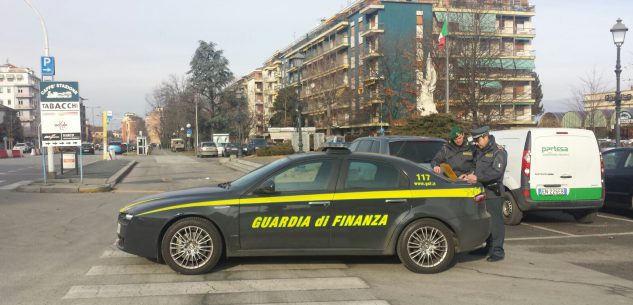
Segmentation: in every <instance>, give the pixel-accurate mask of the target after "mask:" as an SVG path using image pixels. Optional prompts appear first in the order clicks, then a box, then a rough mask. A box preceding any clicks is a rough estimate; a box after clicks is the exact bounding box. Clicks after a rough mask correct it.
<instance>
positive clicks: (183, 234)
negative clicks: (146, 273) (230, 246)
mask: <svg viewBox="0 0 633 305" xmlns="http://www.w3.org/2000/svg"><path fill="white" fill-rule="evenodd" d="M222 247H223V242H222V237H221V236H220V232H219V231H218V229H217V228H216V227H215V226H214V225H213V224H212V223H211V222H209V221H208V220H206V219H203V218H198V217H192V218H185V219H181V220H179V221H177V222H175V223H174V224H172V225H171V226H170V227H169V229H167V232H165V235H164V236H163V240H162V243H161V254H162V257H163V259H164V260H165V263H167V265H168V266H169V267H171V269H173V270H174V271H176V272H178V273H182V274H187V275H194V274H204V273H207V272H209V271H211V269H213V267H215V265H216V264H217V263H218V260H219V259H220V256H221V255H222Z"/></svg>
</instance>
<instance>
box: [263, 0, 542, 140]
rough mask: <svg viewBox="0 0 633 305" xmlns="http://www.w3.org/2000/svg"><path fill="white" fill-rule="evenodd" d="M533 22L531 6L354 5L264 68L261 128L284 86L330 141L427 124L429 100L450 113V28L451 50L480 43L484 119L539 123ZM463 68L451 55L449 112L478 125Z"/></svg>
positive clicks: (467, 2) (470, 2) (500, 1)
mask: <svg viewBox="0 0 633 305" xmlns="http://www.w3.org/2000/svg"><path fill="white" fill-rule="evenodd" d="M534 15H535V12H534V6H533V5H531V4H530V3H529V1H527V0H476V1H475V0H461V1H457V0H400V1H399V0H359V1H356V2H353V3H352V4H351V5H349V6H348V7H346V8H344V9H343V10H341V11H339V12H338V13H336V14H335V15H334V16H332V17H330V18H328V19H325V20H323V21H322V23H321V24H320V25H319V26H317V27H316V28H315V29H313V30H312V31H310V32H309V33H306V34H305V35H302V36H301V38H300V39H298V40H296V41H294V42H292V43H291V44H290V45H288V46H287V47H285V48H283V49H281V50H280V51H277V52H275V53H274V54H273V55H272V56H271V57H270V58H269V59H268V60H267V61H266V62H265V63H264V65H263V68H262V77H263V79H264V117H265V120H264V121H265V123H264V124H266V122H267V121H268V119H269V118H270V116H271V115H272V113H271V112H272V103H273V102H274V99H275V97H276V94H277V92H278V91H279V90H280V89H281V88H284V87H292V88H296V89H297V90H298V91H299V92H300V94H299V96H300V97H299V99H300V106H301V113H302V124H303V125H304V126H314V127H316V128H317V130H318V131H319V132H325V133H327V134H347V133H351V134H363V133H371V132H376V131H379V130H381V129H383V128H385V129H387V128H388V127H389V126H390V125H392V124H397V123H398V122H399V121H401V119H403V118H407V117H409V116H412V115H425V114H426V113H427V112H424V111H422V109H423V108H424V107H425V106H424V101H425V100H429V103H431V104H432V105H435V106H436V107H431V108H436V109H437V111H440V112H443V110H444V107H445V102H444V101H445V96H444V92H445V86H444V87H442V86H443V84H444V83H445V81H446V74H445V72H444V71H445V67H446V66H445V62H446V53H444V52H438V46H437V38H438V35H439V33H440V31H441V27H442V25H443V23H444V22H445V21H447V22H448V25H449V36H448V40H449V43H450V44H454V45H455V46H459V45H460V43H461V44H463V43H464V42H465V41H468V39H470V40H471V41H472V37H473V36H474V35H475V34H477V35H479V36H478V38H480V39H478V40H477V41H479V42H478V43H480V44H481V45H480V46H478V47H481V48H483V49H484V50H486V52H485V56H483V57H484V58H483V59H484V60H480V62H485V65H483V66H481V67H479V68H478V69H477V71H478V74H477V79H475V86H476V88H474V89H473V90H474V91H476V92H478V93H485V95H483V96H482V97H481V98H480V99H481V101H480V102H481V103H479V104H478V107H479V108H481V109H480V110H481V112H482V113H485V115H486V119H488V120H489V121H492V122H495V123H499V124H506V125H512V126H516V125H527V124H533V120H532V113H531V106H532V104H533V103H534V102H535V101H534V100H533V99H532V84H533V82H534V81H535V75H534V60H535V54H534V50H533V48H532V39H534V37H535V31H534V27H533V25H532V18H533V17H534ZM472 24H476V26H474V27H473V26H472ZM460 41H461V42H460ZM449 47H450V46H449ZM449 51H450V50H449ZM464 62H465V60H464V56H463V54H460V53H458V52H454V53H450V52H449V64H450V66H449V67H450V69H451V77H450V78H449V80H450V85H449V89H450V91H451V92H452V93H451V94H450V98H449V105H450V109H451V112H452V113H454V114H455V115H456V116H458V117H459V118H463V119H473V117H472V115H471V114H469V113H468V109H467V108H465V107H464V101H463V99H460V98H459V94H458V93H459V92H460V91H464V88H463V87H464V86H465V85H467V83H470V85H471V86H472V85H473V82H472V80H471V81H470V82H468V81H467V80H465V79H462V78H460V76H459V74H458V73H457V72H458V71H459V69H460V68H461V67H462V66H464ZM427 108H428V107H427ZM427 110H428V109H427ZM431 112H432V111H431ZM482 115H483V114H482Z"/></svg>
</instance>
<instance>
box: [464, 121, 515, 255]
mask: <svg viewBox="0 0 633 305" xmlns="http://www.w3.org/2000/svg"><path fill="white" fill-rule="evenodd" d="M489 131H490V127H488V126H484V127H481V128H478V129H475V130H473V131H472V132H471V134H472V137H473V142H474V143H475V145H476V146H477V150H476V152H475V160H474V161H475V172H474V173H473V174H470V175H466V176H465V177H464V180H466V181H468V182H470V183H477V182H479V183H481V184H483V185H484V188H485V189H486V209H487V210H488V213H490V216H491V220H490V236H489V237H488V240H487V241H486V248H484V250H487V252H488V259H487V260H488V261H489V262H496V261H500V260H502V259H503V258H504V257H505V252H504V250H503V239H504V236H505V227H504V223H503V214H502V207H503V191H504V190H503V173H504V172H505V170H506V165H507V162H508V154H507V152H506V151H505V150H504V149H503V147H502V146H500V145H498V144H497V143H496V142H495V138H494V136H492V135H490V134H488V132H489Z"/></svg>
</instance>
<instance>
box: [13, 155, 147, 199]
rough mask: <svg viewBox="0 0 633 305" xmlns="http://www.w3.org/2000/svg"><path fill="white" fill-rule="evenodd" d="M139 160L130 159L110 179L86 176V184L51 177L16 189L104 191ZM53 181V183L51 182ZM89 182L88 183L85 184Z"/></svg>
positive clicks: (75, 191)
mask: <svg viewBox="0 0 633 305" xmlns="http://www.w3.org/2000/svg"><path fill="white" fill-rule="evenodd" d="M137 163H138V162H137V161H135V160H132V161H130V162H129V163H128V164H127V165H125V166H124V167H123V168H121V169H120V170H118V171H117V172H116V173H115V174H114V175H112V176H110V178H108V179H97V178H84V184H79V181H80V179H78V178H69V179H49V180H48V181H47V184H44V183H43V182H42V181H39V182H35V183H33V184H30V185H24V186H20V187H17V188H16V189H15V191H18V192H24V193H103V192H109V191H111V190H112V188H113V187H114V185H116V184H117V183H119V182H120V181H121V180H123V178H124V177H125V176H126V175H127V174H128V173H129V172H130V171H131V170H132V168H134V166H135V165H136V164H137ZM51 182H53V183H51ZM85 183H88V184H85Z"/></svg>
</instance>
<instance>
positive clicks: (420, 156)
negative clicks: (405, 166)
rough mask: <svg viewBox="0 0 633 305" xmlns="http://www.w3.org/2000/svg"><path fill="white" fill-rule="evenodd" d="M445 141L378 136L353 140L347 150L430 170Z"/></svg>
mask: <svg viewBox="0 0 633 305" xmlns="http://www.w3.org/2000/svg"><path fill="white" fill-rule="evenodd" d="M445 143H446V140H443V139H440V138H433V137H419V136H378V137H362V138H358V139H356V140H354V141H353V142H352V144H350V146H349V149H350V150H351V151H354V152H370V153H378V154H384V155H392V156H396V157H400V158H404V159H407V160H411V161H413V162H415V163H420V164H422V165H423V166H425V167H427V168H430V167H431V165H430V163H431V160H433V157H435V154H437V152H438V151H439V150H440V149H441V148H442V146H443V145H444V144H445Z"/></svg>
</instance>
